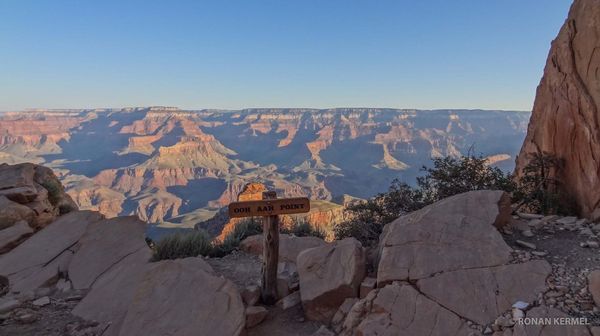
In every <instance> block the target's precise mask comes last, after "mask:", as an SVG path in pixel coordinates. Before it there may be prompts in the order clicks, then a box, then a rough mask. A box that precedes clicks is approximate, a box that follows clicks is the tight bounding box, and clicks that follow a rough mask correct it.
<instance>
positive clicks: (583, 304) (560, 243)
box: [504, 213, 600, 326]
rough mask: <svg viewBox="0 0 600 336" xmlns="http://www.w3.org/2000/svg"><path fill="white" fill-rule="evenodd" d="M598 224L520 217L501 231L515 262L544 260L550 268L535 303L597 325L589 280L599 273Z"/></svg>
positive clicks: (599, 317) (598, 313)
mask: <svg viewBox="0 0 600 336" xmlns="http://www.w3.org/2000/svg"><path fill="white" fill-rule="evenodd" d="M598 235H600V224H594V223H592V222H590V221H588V220H585V219H578V218H576V217H558V216H542V215H536V214H522V213H520V214H519V215H518V216H514V217H513V222H512V228H510V229H506V230H504V238H505V240H506V242H507V243H508V244H509V245H510V246H511V247H512V248H513V249H514V252H513V254H514V257H515V260H518V261H521V262H523V261H528V260H532V259H544V260H546V261H548V262H549V263H550V264H551V266H552V273H551V275H550V277H549V278H548V279H547V285H548V289H549V290H548V291H547V292H546V293H545V294H544V295H543V297H540V298H539V299H538V300H539V301H540V303H543V304H545V305H547V306H549V307H553V308H557V309H559V310H561V311H563V312H564V313H567V314H568V315H569V316H573V317H585V318H587V320H588V321H589V322H590V323H591V324H593V325H596V326H598V325H600V309H599V308H598V307H597V306H595V305H594V300H593V298H592V295H591V293H590V291H589V289H588V277H589V275H590V273H591V272H592V271H594V270H600V248H599V245H598V244H599V243H598V242H599V240H598Z"/></svg>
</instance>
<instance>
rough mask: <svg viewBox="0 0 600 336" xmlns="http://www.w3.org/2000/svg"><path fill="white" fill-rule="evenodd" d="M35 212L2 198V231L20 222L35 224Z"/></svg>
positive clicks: (0, 212)
mask: <svg viewBox="0 0 600 336" xmlns="http://www.w3.org/2000/svg"><path fill="white" fill-rule="evenodd" d="M34 217H35V212H34V211H33V210H31V209H30V208H28V207H26V206H24V205H21V204H19V203H17V202H13V201H11V200H9V199H8V198H6V196H0V230H2V229H5V228H8V227H11V226H13V225H15V224H16V223H18V222H21V221H25V222H27V223H33V219H34Z"/></svg>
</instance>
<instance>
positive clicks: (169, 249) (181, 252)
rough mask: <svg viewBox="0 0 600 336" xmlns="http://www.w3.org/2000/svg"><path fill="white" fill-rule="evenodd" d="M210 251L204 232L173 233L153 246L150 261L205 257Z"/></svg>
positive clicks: (209, 240)
mask: <svg viewBox="0 0 600 336" xmlns="http://www.w3.org/2000/svg"><path fill="white" fill-rule="evenodd" d="M212 249H213V247H212V243H211V239H210V237H209V236H208V234H207V233H206V232H205V231H192V232H186V233H175V234H172V235H169V236H166V237H163V238H162V239H160V240H159V241H158V242H157V243H156V244H155V246H154V251H153V252H154V253H153V256H152V260H153V261H158V260H165V259H178V258H187V257H197V256H206V255H209V254H210V253H211V252H212Z"/></svg>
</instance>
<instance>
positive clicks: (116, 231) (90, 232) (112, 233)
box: [68, 217, 149, 289]
mask: <svg viewBox="0 0 600 336" xmlns="http://www.w3.org/2000/svg"><path fill="white" fill-rule="evenodd" d="M145 227H146V224H145V223H144V222H142V221H140V220H139V219H138V218H137V217H116V218H112V219H107V220H103V221H100V222H96V223H92V224H90V225H88V227H87V230H86V232H85V234H84V235H83V236H82V237H81V239H80V240H79V245H80V248H79V250H78V251H77V252H76V253H75V255H74V256H73V260H72V261H71V263H70V264H69V271H68V272H69V279H70V280H71V283H72V284H73V288H74V289H86V288H90V287H91V285H92V284H93V283H94V281H96V279H97V278H98V277H99V276H100V275H102V274H103V273H105V272H106V271H108V270H109V269H110V268H111V267H112V266H113V265H115V264H116V263H118V262H119V261H121V260H122V259H123V258H125V257H126V256H128V255H131V254H133V253H135V252H137V251H139V250H141V249H146V250H148V249H149V248H148V245H147V244H146V241H145V240H144V234H145Z"/></svg>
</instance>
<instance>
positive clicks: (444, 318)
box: [340, 284, 469, 336]
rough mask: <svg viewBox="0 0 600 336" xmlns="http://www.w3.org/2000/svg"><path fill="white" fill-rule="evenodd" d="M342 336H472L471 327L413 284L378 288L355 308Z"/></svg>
mask: <svg viewBox="0 0 600 336" xmlns="http://www.w3.org/2000/svg"><path fill="white" fill-rule="evenodd" d="M352 310H353V312H351V313H350V314H348V317H347V318H346V321H345V322H344V330H343V331H342V333H340V335H348V336H349V335H389V336H392V335H395V336H415V335H448V336H453V335H468V334H469V332H468V331H469V329H468V327H467V325H466V324H465V323H464V322H462V321H461V319H460V318H459V317H458V316H456V315H455V314H454V313H452V312H451V311H449V310H447V309H445V308H443V307H441V306H440V305H438V304H437V303H435V302H433V301H431V300H429V299H428V298H427V297H425V296H424V295H422V294H419V292H418V291H416V290H415V289H414V288H413V287H411V286H410V285H400V284H390V285H387V286H385V287H383V288H381V289H377V290H375V291H373V292H371V294H370V295H369V296H367V298H365V299H362V300H360V301H359V302H357V303H356V304H355V306H354V307H353V308H352Z"/></svg>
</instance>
